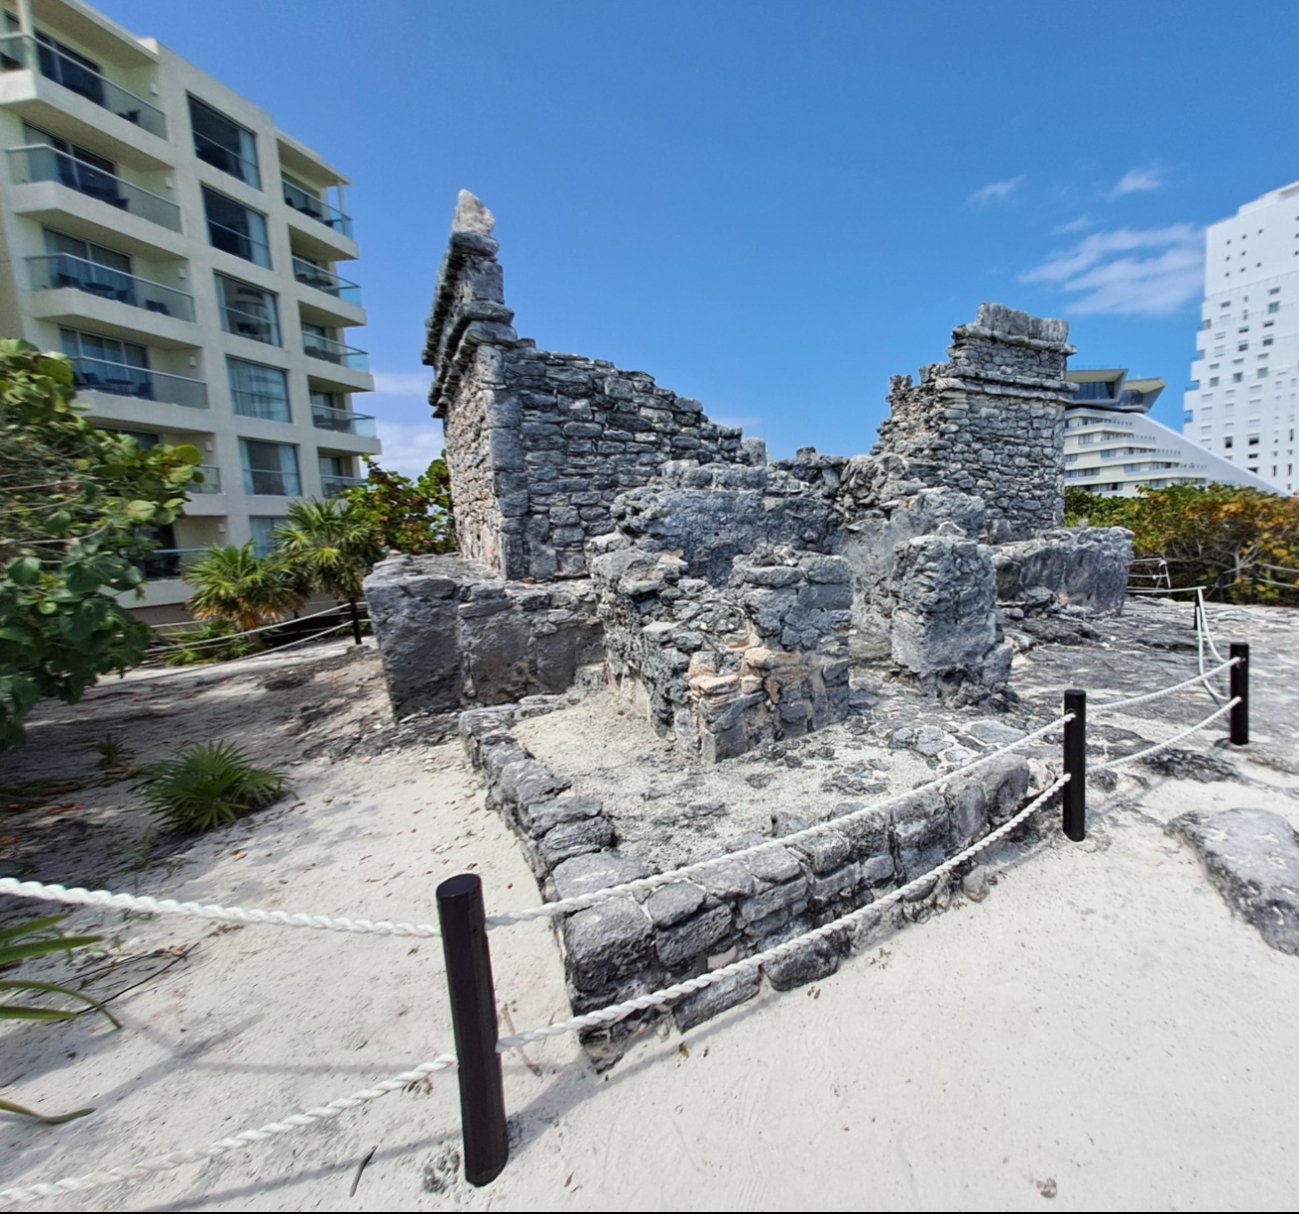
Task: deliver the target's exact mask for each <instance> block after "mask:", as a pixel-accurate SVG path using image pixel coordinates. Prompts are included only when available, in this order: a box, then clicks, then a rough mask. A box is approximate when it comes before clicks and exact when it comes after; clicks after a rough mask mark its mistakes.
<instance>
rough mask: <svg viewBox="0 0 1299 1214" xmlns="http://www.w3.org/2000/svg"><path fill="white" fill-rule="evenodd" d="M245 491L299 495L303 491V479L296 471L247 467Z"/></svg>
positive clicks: (271, 494) (265, 494) (285, 495)
mask: <svg viewBox="0 0 1299 1214" xmlns="http://www.w3.org/2000/svg"><path fill="white" fill-rule="evenodd" d="M244 492H245V493H254V494H259V495H262V496H265V497H297V496H298V495H299V494H300V493H301V492H302V480H301V478H300V477H299V476H298V474H297V473H296V472H284V471H280V470H276V469H272V468H248V467H245V468H244Z"/></svg>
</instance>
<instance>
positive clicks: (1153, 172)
mask: <svg viewBox="0 0 1299 1214" xmlns="http://www.w3.org/2000/svg"><path fill="white" fill-rule="evenodd" d="M1166 184H1167V181H1166V180H1165V178H1164V173H1163V170H1162V169H1157V168H1148V169H1129V170H1128V171H1127V172H1126V173H1124V174H1123V176H1122V177H1120V178H1119V179H1118V181H1116V182H1115V183H1114V188H1113V189H1112V190H1111V191H1110V197H1111V198H1122V197H1123V195H1124V194H1141V193H1145V192H1146V191H1149V190H1162V189H1163V188H1164V186H1165V185H1166Z"/></svg>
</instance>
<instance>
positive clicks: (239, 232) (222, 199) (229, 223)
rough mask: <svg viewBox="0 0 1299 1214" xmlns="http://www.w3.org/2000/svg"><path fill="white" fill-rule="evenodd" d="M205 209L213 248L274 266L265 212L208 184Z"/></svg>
mask: <svg viewBox="0 0 1299 1214" xmlns="http://www.w3.org/2000/svg"><path fill="white" fill-rule="evenodd" d="M203 213H204V215H205V216H206V217H207V237H208V243H209V244H210V245H211V246H212V247H213V248H214V249H220V250H222V251H223V252H225V253H233V254H234V255H235V256H236V257H242V258H243V259H244V260H245V261H251V262H252V263H253V264H254V265H258V266H265V267H266V269H268V270H269V269H270V268H271V249H270V246H269V245H268V244H267V243H266V216H265V215H262V214H260V213H259V212H257V211H253V210H250V209H249V208H248V207H246V206H244V205H243V204H242V203H238V202H236V201H235V200H234V199H233V198H227V197H226V196H225V195H224V194H219V193H217V191H216V190H211V189H209V188H208V187H207V186H204V187H203Z"/></svg>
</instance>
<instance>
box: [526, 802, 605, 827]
mask: <svg viewBox="0 0 1299 1214" xmlns="http://www.w3.org/2000/svg"><path fill="white" fill-rule="evenodd" d="M603 812H604V803H603V802H602V801H599V800H597V799H596V798H595V797H562V796H561V797H553V796H548V797H542V798H541V799H540V800H537V801H530V802H528V803H526V804H524V805H521V806H520V807H519V825H520V826H522V827H523V829H524V830H526V831H527V832H528V833H529V834H531V835H544V834H545V833H546V832H547V831H548V830H550V829H551V828H552V827H555V826H558V825H560V823H563V822H578V821H580V820H582V819H583V818H595V817H598V816H599V815H600V814H602V813H603Z"/></svg>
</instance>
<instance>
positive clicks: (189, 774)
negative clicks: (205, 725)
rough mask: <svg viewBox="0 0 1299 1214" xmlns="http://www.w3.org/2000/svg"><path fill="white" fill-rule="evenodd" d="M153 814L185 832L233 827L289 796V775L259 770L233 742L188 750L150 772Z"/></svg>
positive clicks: (147, 791)
mask: <svg viewBox="0 0 1299 1214" xmlns="http://www.w3.org/2000/svg"><path fill="white" fill-rule="evenodd" d="M141 788H142V789H143V792H144V800H145V803H146V804H147V805H148V807H149V811H150V812H151V813H153V814H156V815H157V816H158V817H159V818H161V819H162V821H163V822H164V823H165V824H166V825H168V826H170V827H172V828H174V829H176V830H179V831H181V832H182V833H185V834H196V833H198V832H200V831H206V830H213V829H215V828H216V827H218V826H228V825H229V824H230V823H231V822H235V821H237V820H238V819H239V818H242V817H244V816H245V815H246V814H250V813H252V812H253V811H254V810H257V809H261V808H263V807H264V806H266V805H270V804H271V803H272V802H273V801H275V800H277V799H278V798H279V797H281V796H283V794H284V792H285V790H286V789H287V788H288V777H287V776H285V775H283V774H282V773H280V772H275V771H268V770H266V769H265V768H260V767H254V766H253V765H252V764H251V763H250V762H249V761H248V759H247V757H246V756H245V755H244V753H243V752H242V751H241V750H240V749H239V748H238V747H237V746H232V745H230V744H229V743H228V742H204V743H200V744H198V745H195V746H187V747H185V748H184V749H183V750H182V751H180V753H179V754H178V755H177V756H176V758H174V759H167V760H165V761H163V762H161V763H153V764H150V765H149V766H148V767H146V768H145V769H144V779H143V781H142V783H141Z"/></svg>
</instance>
